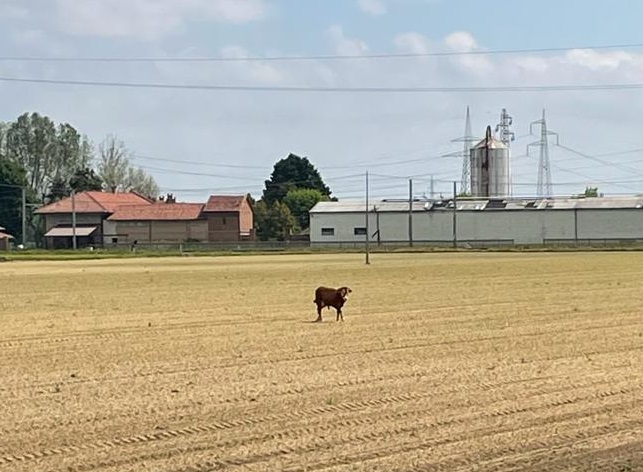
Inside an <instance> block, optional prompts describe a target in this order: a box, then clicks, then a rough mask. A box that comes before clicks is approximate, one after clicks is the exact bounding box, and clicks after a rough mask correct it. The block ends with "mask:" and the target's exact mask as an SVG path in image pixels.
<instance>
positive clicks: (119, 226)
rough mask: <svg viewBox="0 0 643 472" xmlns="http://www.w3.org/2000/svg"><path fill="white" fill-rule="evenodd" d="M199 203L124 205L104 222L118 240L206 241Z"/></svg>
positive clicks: (203, 220) (206, 235) (129, 242)
mask: <svg viewBox="0 0 643 472" xmlns="http://www.w3.org/2000/svg"><path fill="white" fill-rule="evenodd" d="M204 207H205V205H204V204H203V203H174V202H172V203H165V202H157V203H154V204H153V205H134V206H124V207H121V208H119V209H117V210H116V211H115V212H114V213H113V214H112V215H111V216H109V217H108V218H107V221H106V222H105V224H106V226H109V227H110V229H111V230H112V231H113V233H114V234H116V235H117V238H118V242H120V243H127V244H132V243H133V242H134V241H136V242H154V243H170V242H173V243H178V242H189V241H207V240H208V222H207V220H206V218H205V217H204V216H203V213H202V212H203V208H204Z"/></svg>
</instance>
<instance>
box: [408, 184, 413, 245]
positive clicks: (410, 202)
mask: <svg viewBox="0 0 643 472" xmlns="http://www.w3.org/2000/svg"><path fill="white" fill-rule="evenodd" d="M409 246H410V247H413V179H409Z"/></svg>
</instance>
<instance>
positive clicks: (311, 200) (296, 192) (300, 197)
mask: <svg viewBox="0 0 643 472" xmlns="http://www.w3.org/2000/svg"><path fill="white" fill-rule="evenodd" d="M327 200H328V197H327V196H326V195H324V194H322V193H321V192H320V191H319V190H317V189H314V188H296V189H293V190H290V191H289V192H288V193H287V194H286V196H285V197H284V201H283V203H284V204H285V205H286V206H287V207H288V208H289V209H290V212H291V213H292V215H293V216H294V217H295V219H296V220H297V224H298V225H299V227H300V228H308V227H309V226H310V214H309V212H310V209H311V208H312V207H314V206H315V205H316V204H317V203H318V202H322V201H327Z"/></svg>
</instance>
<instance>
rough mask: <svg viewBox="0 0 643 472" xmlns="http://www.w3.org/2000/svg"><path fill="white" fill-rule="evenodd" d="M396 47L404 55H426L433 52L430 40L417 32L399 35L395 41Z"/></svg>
mask: <svg viewBox="0 0 643 472" xmlns="http://www.w3.org/2000/svg"><path fill="white" fill-rule="evenodd" d="M393 42H394V43H395V46H397V48H398V49H400V50H401V51H402V52H404V53H409V54H426V53H428V52H430V51H431V50H432V47H431V42H430V41H429V39H428V38H427V37H426V36H424V35H422V34H420V33H415V32H408V33H402V34H398V35H397V36H396V37H395V39H394V41H393Z"/></svg>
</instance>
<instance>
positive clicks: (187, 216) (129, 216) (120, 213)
mask: <svg viewBox="0 0 643 472" xmlns="http://www.w3.org/2000/svg"><path fill="white" fill-rule="evenodd" d="M203 207H204V205H203V204H202V203H162V202H160V203H154V204H152V205H135V206H123V207H120V208H119V209H118V210H116V211H115V212H114V214H113V215H111V216H110V217H109V218H107V219H108V220H109V221H161V220H164V221H179V220H180V221H191V220H196V219H198V218H199V216H201V211H202V210H203Z"/></svg>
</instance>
